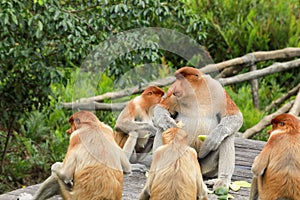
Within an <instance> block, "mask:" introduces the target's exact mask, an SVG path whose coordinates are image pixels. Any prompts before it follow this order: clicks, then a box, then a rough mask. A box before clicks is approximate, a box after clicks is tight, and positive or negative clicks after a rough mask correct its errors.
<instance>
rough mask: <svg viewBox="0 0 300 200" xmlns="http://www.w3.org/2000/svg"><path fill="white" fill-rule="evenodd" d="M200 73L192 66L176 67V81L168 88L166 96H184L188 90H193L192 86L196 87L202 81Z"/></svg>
mask: <svg viewBox="0 0 300 200" xmlns="http://www.w3.org/2000/svg"><path fill="white" fill-rule="evenodd" d="M202 75H203V74H202V73H201V72H200V71H199V70H198V69H196V68H193V67H182V68H180V69H178V70H177V71H176V72H175V73H174V76H175V77H176V81H175V82H174V83H173V84H172V85H171V87H170V88H169V90H168V92H167V96H171V95H172V94H173V95H175V96H176V97H178V98H180V97H182V96H186V95H187V93H189V92H193V89H192V88H197V85H198V84H199V83H200V82H201V81H202Z"/></svg>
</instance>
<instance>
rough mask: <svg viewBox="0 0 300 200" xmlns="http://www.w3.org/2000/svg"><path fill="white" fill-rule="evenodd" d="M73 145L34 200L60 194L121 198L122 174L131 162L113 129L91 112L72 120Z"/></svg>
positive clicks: (71, 197) (68, 199)
mask: <svg viewBox="0 0 300 200" xmlns="http://www.w3.org/2000/svg"><path fill="white" fill-rule="evenodd" d="M69 122H70V125H71V128H70V129H69V130H68V131H67V132H68V133H70V134H71V136H70V144H69V147H68V151H67V154H66V156H65V159H64V161H63V163H62V164H61V163H55V164H54V165H53V166H52V168H51V170H52V175H51V176H50V177H49V178H48V179H47V181H46V182H45V183H43V184H42V186H41V188H40V189H39V190H38V192H37V194H36V195H35V196H34V199H38V200H41V199H46V198H49V197H50V196H51V195H54V194H56V193H57V191H59V192H60V193H61V195H62V196H63V198H64V199H65V200H76V199H78V200H81V199H116V200H117V199H122V186H123V172H124V173H130V171H131V168H130V163H129V161H128V159H127V157H126V155H125V154H124V152H123V151H122V149H121V148H120V147H119V146H118V145H117V144H116V142H115V140H114V136H113V130H112V129H111V128H110V127H109V126H108V125H106V124H104V123H102V122H100V121H99V119H98V118H97V117H96V116H95V115H94V114H93V113H91V112H89V111H79V112H77V113H75V114H73V115H72V116H71V117H70V119H69Z"/></svg>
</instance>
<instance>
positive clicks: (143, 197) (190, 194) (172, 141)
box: [139, 128, 207, 200]
mask: <svg viewBox="0 0 300 200" xmlns="http://www.w3.org/2000/svg"><path fill="white" fill-rule="evenodd" d="M187 138H188V135H187V133H186V132H185V131H184V130H182V129H180V128H170V129H167V130H166V131H164V132H163V134H162V140H163V144H164V145H163V146H161V147H159V148H158V149H157V151H156V152H155V153H154V158H153V161H152V164H151V168H150V171H149V176H148V178H147V182H146V185H145V187H144V189H143V191H142V192H141V194H140V198H139V199H140V200H148V199H152V200H164V199H166V200H167V199H176V200H187V199H195V200H196V199H199V200H207V187H206V185H205V184H204V182H203V179H202V174H201V170H200V166H199V164H198V160H197V152H196V151H195V149H193V148H191V147H189V146H188V144H187Z"/></svg>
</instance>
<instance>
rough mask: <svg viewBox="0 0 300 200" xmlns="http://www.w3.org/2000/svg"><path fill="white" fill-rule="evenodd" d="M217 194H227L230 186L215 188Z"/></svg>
mask: <svg viewBox="0 0 300 200" xmlns="http://www.w3.org/2000/svg"><path fill="white" fill-rule="evenodd" d="M215 194H216V195H227V194H228V188H226V187H219V188H217V189H216V190H215Z"/></svg>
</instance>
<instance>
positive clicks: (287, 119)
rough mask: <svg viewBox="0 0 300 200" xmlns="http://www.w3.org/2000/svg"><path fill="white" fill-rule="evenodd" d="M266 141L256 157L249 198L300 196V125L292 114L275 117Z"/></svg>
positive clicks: (278, 199) (292, 197) (254, 199)
mask: <svg viewBox="0 0 300 200" xmlns="http://www.w3.org/2000/svg"><path fill="white" fill-rule="evenodd" d="M271 124H272V130H270V131H269V132H268V133H269V134H270V137H269V139H268V142H267V144H266V145H265V147H264V148H263V150H262V151H261V152H260V154H259V155H258V156H257V157H256V158H255V160H254V163H253V165H252V172H253V174H254V176H253V179H252V186H251V192H250V200H258V199H260V200H268V199H274V200H280V199H282V200H284V199H286V200H288V199H290V200H296V199H299V198H300V131H299V130H300V125H299V122H298V120H297V118H296V117H295V116H293V115H291V114H281V115H278V116H277V117H275V118H274V119H272V121H271Z"/></svg>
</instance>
